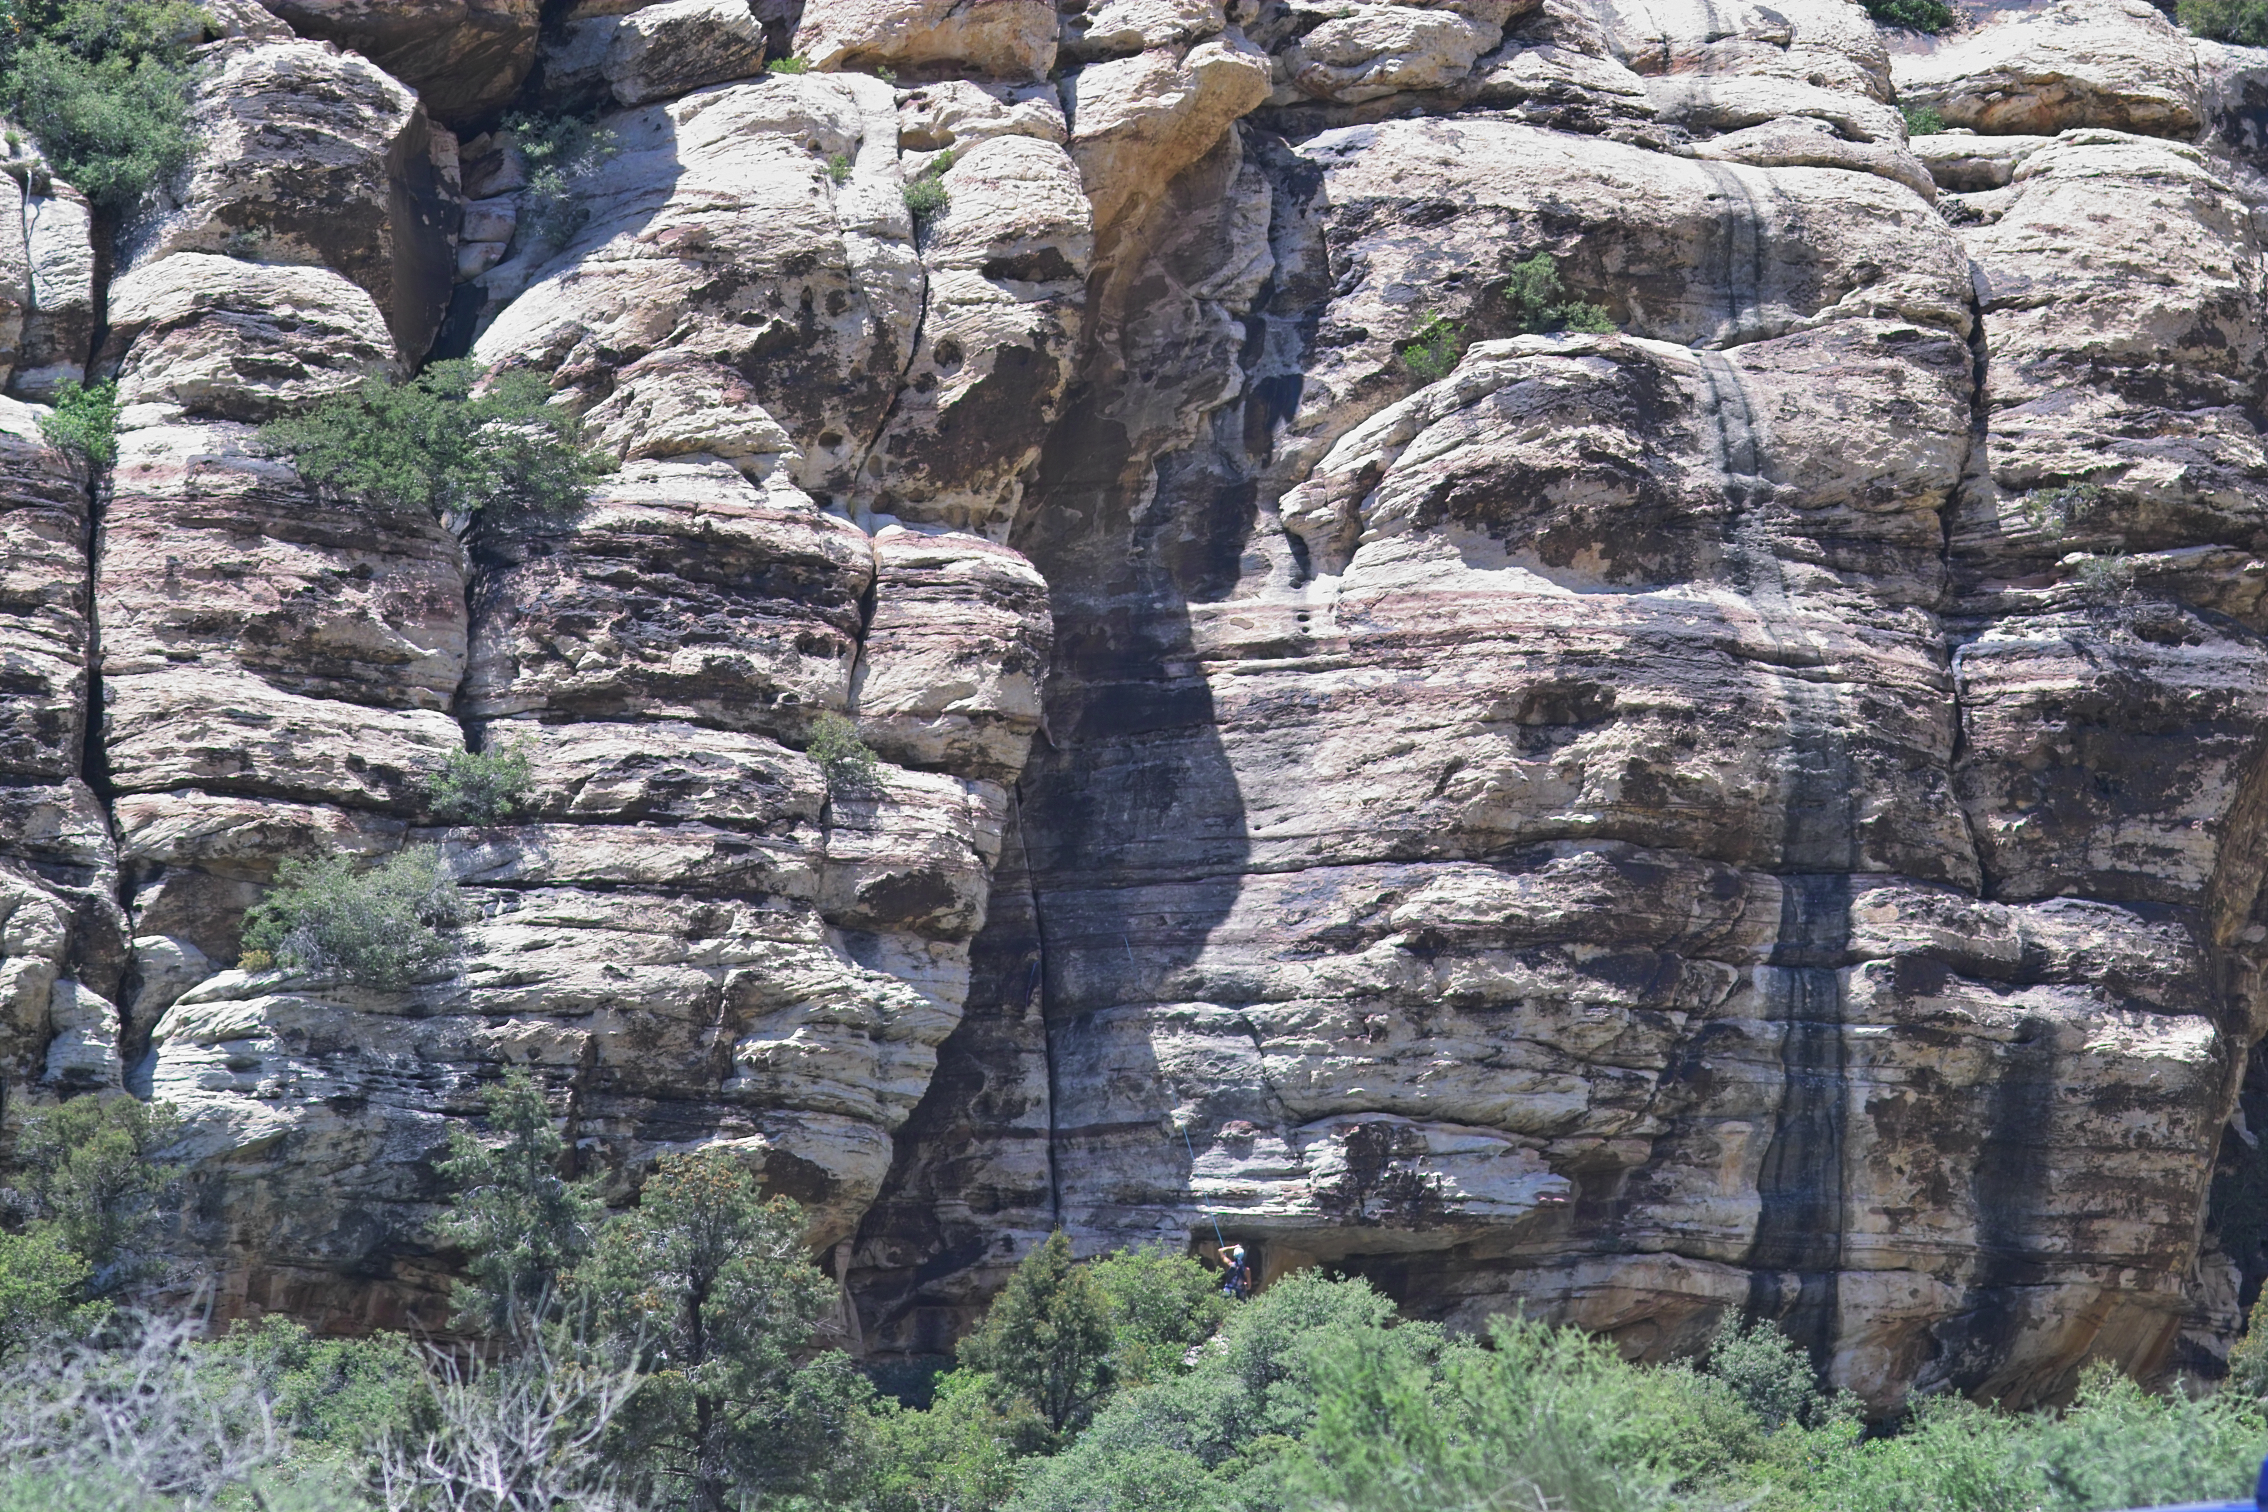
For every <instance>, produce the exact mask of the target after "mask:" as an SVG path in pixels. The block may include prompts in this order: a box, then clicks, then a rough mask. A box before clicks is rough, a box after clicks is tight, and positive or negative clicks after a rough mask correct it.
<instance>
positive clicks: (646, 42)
mask: <svg viewBox="0 0 2268 1512" xmlns="http://www.w3.org/2000/svg"><path fill="white" fill-rule="evenodd" d="M763 69H764V32H763V28H762V27H760V26H759V25H758V24H757V21H756V16H755V13H754V12H753V11H751V10H750V9H749V8H748V4H747V0H666V3H664V4H661V5H648V6H645V7H643V8H641V9H639V10H636V11H633V12H631V13H630V14H629V15H626V16H624V17H622V18H621V19H620V20H619V21H617V22H616V23H615V25H614V27H613V30H612V34H611V35H610V36H609V37H608V39H607V46H606V55H605V58H604V61H602V62H601V63H600V65H599V71H600V72H601V73H602V74H604V75H605V77H606V81H607V84H608V86H609V87H610V88H611V89H612V90H613V93H614V98H615V99H617V100H619V101H621V102H622V103H623V104H625V105H643V104H645V103H646V102H647V101H649V100H661V99H668V98H670V97H672V96H675V95H681V94H685V93H688V92H689V91H692V90H695V89H701V88H704V87H706V86H707V85H710V84H722V83H725V82H726V81H728V80H731V79H745V78H747V77H748V76H749V75H750V74H754V73H761V72H763Z"/></svg>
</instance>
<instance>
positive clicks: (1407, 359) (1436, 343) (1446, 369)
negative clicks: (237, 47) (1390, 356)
mask: <svg viewBox="0 0 2268 1512" xmlns="http://www.w3.org/2000/svg"><path fill="white" fill-rule="evenodd" d="M1400 351H1401V358H1402V366H1403V367H1405V368H1407V369H1408V370H1409V372H1410V374H1411V376H1412V377H1415V378H1417V379H1419V380H1420V381H1421V382H1425V383H1435V382H1438V381H1439V380H1441V379H1443V378H1446V377H1448V376H1449V373H1450V371H1451V369H1453V368H1455V367H1456V366H1457V359H1458V358H1459V357H1461V356H1463V355H1464V353H1465V328H1464V327H1463V326H1461V325H1459V324H1458V323H1457V322H1456V321H1454V320H1451V319H1450V318H1449V317H1448V316H1446V315H1444V314H1442V313H1441V312H1440V311H1439V310H1428V311H1427V312H1426V316H1425V319H1423V320H1421V321H1419V322H1418V327H1417V329H1416V330H1414V331H1412V332H1410V334H1409V336H1408V337H1407V338H1406V339H1405V340H1404V341H1403V342H1402V345H1401V348H1400Z"/></svg>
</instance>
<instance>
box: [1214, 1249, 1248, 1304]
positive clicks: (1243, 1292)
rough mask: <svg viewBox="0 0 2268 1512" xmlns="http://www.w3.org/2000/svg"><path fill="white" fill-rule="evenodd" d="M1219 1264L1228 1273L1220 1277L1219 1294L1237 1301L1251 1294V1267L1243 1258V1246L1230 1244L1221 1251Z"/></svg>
mask: <svg viewBox="0 0 2268 1512" xmlns="http://www.w3.org/2000/svg"><path fill="white" fill-rule="evenodd" d="M1221 1264H1223V1265H1225V1266H1227V1267H1228V1274H1226V1275H1225V1276H1223V1277H1222V1278H1221V1295H1222V1296H1224V1297H1234V1298H1236V1299H1237V1300H1238V1301H1239V1302H1241V1301H1243V1300H1245V1299H1246V1298H1248V1297H1250V1296H1251V1295H1252V1267H1251V1265H1250V1264H1249V1263H1248V1262H1247V1261H1246V1260H1245V1258H1244V1246H1243V1245H1241V1244H1232V1245H1230V1246H1228V1248H1226V1249H1224V1250H1222V1251H1221Z"/></svg>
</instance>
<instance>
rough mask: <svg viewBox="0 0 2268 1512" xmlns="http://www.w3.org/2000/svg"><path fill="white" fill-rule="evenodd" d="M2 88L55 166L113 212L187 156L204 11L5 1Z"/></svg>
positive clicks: (162, 4)
mask: <svg viewBox="0 0 2268 1512" xmlns="http://www.w3.org/2000/svg"><path fill="white" fill-rule="evenodd" d="M0 23H4V24H0V56H4V57H5V67H4V69H0V95H4V96H5V97H6V100H5V104H6V113H7V116H8V119H10V120H11V121H14V122H16V123H17V124H19V125H21V126H22V127H24V128H25V129H26V130H27V131H29V132H30V133H31V134H32V136H33V137H34V138H35V139H36V140H37V141H38V143H39V145H40V149H41V151H43V152H44V153H45V154H46V156H47V159H48V161H49V162H50V163H52V164H53V165H54V167H55V171H56V172H57V173H58V174H59V175H60V176H61V177H62V178H64V179H65V180H66V181H68V182H69V183H71V184H73V185H75V186H76V187H77V188H78V189H79V190H80V191H81V192H82V193H84V194H85V195H86V196H87V198H88V199H89V200H92V201H93V202H94V204H95V207H96V208H97V209H98V210H100V211H102V212H103V213H105V214H106V215H109V216H111V217H113V218H115V217H116V216H118V215H120V214H122V213H123V212H125V211H126V210H128V209H130V208H132V206H133V205H134V204H135V203H136V202H137V201H138V200H140V199H141V197H142V196H143V195H144V194H146V193H147V192H148V191H149V190H150V189H151V188H152V187H153V186H155V185H156V184H158V183H159V182H161V181H162V180H164V179H165V178H166V177H168V176H169V175H171V174H172V173H173V172H174V171H175V170H177V169H179V168H180V167H181V166H182V165H183V164H184V163H186V162H187V161H188V160H189V145H190V136H189V110H188V68H189V63H188V55H189V49H190V48H192V47H194V46H195V45H196V44H197V43H198V42H200V41H202V40H203V38H204V33H205V27H206V17H205V14H204V12H203V11H201V10H199V9H198V8H197V7H196V6H194V5H188V4H180V3H175V0H8V3H7V5H6V8H5V10H4V11H0Z"/></svg>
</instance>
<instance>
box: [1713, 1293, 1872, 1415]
mask: <svg viewBox="0 0 2268 1512" xmlns="http://www.w3.org/2000/svg"><path fill="white" fill-rule="evenodd" d="M1708 1373H1709V1374H1710V1375H1711V1376H1712V1377H1714V1378H1715V1379H1717V1380H1719V1381H1722V1382H1724V1383H1725V1385H1726V1386H1727V1387H1728V1388H1729V1389H1730V1390H1731V1391H1732V1393H1733V1395H1734V1396H1736V1397H1738V1398H1739V1399H1740V1401H1741V1403H1742V1405H1743V1406H1745V1407H1747V1408H1748V1410H1749V1411H1751V1412H1753V1413H1755V1414H1756V1416H1757V1419H1758V1421H1760V1422H1761V1423H1762V1424H1763V1425H1764V1429H1765V1431H1766V1432H1772V1431H1774V1430H1776V1429H1779V1428H1783V1427H1786V1426H1787V1425H1788V1424H1790V1423H1796V1424H1800V1425H1802V1426H1803V1427H1806V1428H1816V1427H1819V1426H1820V1425H1822V1424H1823V1423H1826V1422H1827V1421H1829V1420H1830V1419H1831V1418H1832V1417H1834V1416H1835V1415H1837V1413H1838V1412H1840V1413H1841V1415H1843V1416H1846V1417H1850V1416H1855V1415H1856V1408H1855V1406H1852V1405H1849V1404H1845V1403H1841V1402H1837V1401H1836V1400H1835V1399H1834V1398H1833V1397H1831V1396H1830V1395H1829V1394H1828V1393H1827V1392H1826V1391H1824V1390H1822V1389H1821V1388H1820V1384H1819V1377H1818V1373H1817V1372H1815V1371H1814V1370H1813V1369H1812V1368H1811V1359H1810V1357H1809V1356H1808V1355H1806V1354H1805V1353H1804V1352H1803V1351H1802V1350H1801V1349H1799V1348H1797V1347H1796V1343H1795V1341H1794V1340H1792V1339H1790V1338H1789V1337H1788V1336H1787V1335H1786V1334H1784V1333H1781V1332H1780V1331H1779V1330H1778V1329H1777V1328H1774V1327H1773V1326H1772V1325H1771V1324H1769V1323H1764V1322H1757V1323H1754V1324H1751V1325H1746V1326H1744V1325H1743V1324H1742V1323H1741V1321H1740V1319H1739V1318H1738V1317H1737V1316H1734V1315H1732V1314H1727V1315H1726V1317H1725V1319H1724V1321H1723V1322H1722V1323H1721V1324H1719V1325H1718V1328H1717V1336H1716V1338H1715V1339H1714V1340H1712V1341H1711V1343H1710V1345H1709V1364H1708Z"/></svg>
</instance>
